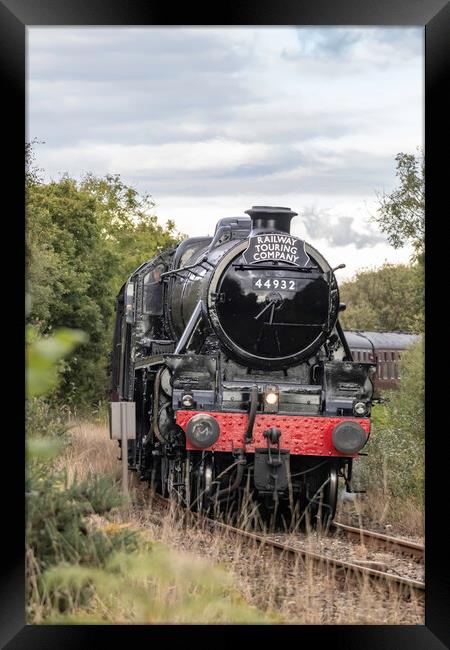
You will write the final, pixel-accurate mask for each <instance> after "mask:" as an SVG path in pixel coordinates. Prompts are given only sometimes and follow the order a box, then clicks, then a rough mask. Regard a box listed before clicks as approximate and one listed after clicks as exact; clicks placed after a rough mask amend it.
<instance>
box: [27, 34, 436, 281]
mask: <svg viewBox="0 0 450 650" xmlns="http://www.w3.org/2000/svg"><path fill="white" fill-rule="evenodd" d="M27 37H28V62H27V66H28V68H27V73H28V83H27V94H28V98H27V99H28V101H27V106H28V119H27V140H29V141H30V140H32V139H34V138H36V139H37V140H39V141H45V144H42V145H38V146H36V154H37V163H38V166H40V167H42V168H44V170H45V172H46V177H47V179H50V178H53V179H58V178H59V177H60V175H61V174H62V173H64V172H68V173H69V174H71V175H73V176H75V177H76V178H79V177H80V176H81V175H82V174H83V173H84V172H86V171H92V172H94V173H96V174H99V175H104V174H106V173H118V174H120V175H121V176H122V178H123V179H124V180H125V182H127V183H129V184H132V185H134V186H135V187H136V188H137V189H138V190H141V191H146V192H148V193H150V194H151V195H152V197H153V199H154V201H155V203H156V207H155V210H154V212H155V213H156V214H157V215H158V216H159V217H160V218H161V221H165V220H166V219H168V218H171V219H173V220H174V221H175V223H176V225H177V229H178V230H179V231H180V232H184V233H187V234H188V235H203V234H211V233H212V232H213V231H214V227H215V224H216V222H217V220H218V219H219V218H221V217H226V216H236V215H242V214H244V211H245V210H246V209H247V208H249V207H251V206H252V205H282V206H288V207H290V208H292V209H293V210H294V211H295V212H298V213H299V216H298V217H296V219H295V220H294V221H293V223H292V232H293V234H295V235H297V236H300V237H302V238H304V239H306V240H307V241H308V242H309V243H311V244H312V245H313V246H315V247H316V248H318V249H319V250H320V251H321V252H322V253H323V254H324V256H325V257H326V258H327V259H328V261H329V262H330V264H331V265H332V266H336V265H337V264H339V263H341V262H344V263H346V264H347V268H346V269H345V270H343V271H339V272H338V273H339V278H340V279H343V278H345V277H349V276H351V275H352V274H353V273H354V272H355V270H357V269H359V268H361V267H367V266H378V265H380V264H382V263H383V262H384V261H389V262H403V261H407V260H408V257H409V255H410V254H411V250H410V249H402V250H398V251H396V250H394V249H393V248H392V247H390V246H389V245H388V244H387V242H386V240H385V238H384V237H383V236H382V235H381V234H380V233H379V232H378V230H377V227H376V225H375V224H373V223H370V221H369V218H370V215H371V214H373V213H374V212H375V210H376V207H377V201H376V192H377V191H379V192H380V191H383V190H385V191H387V192H389V191H390V190H391V189H392V188H393V187H394V184H395V160H394V158H395V155H396V154H397V153H398V152H400V151H404V152H410V153H414V152H415V150H416V147H417V146H420V145H422V140H423V65H424V57H423V46H424V31H423V29H422V28H405V27H400V28H392V27H391V28H355V27H349V28H347V27H342V28H341V27H339V28H336V27H325V28H319V27H300V28H293V27H284V28H275V27H267V28H260V27H258V28H257V27H254V28H253V27H252V28H244V27H228V28H210V27H206V28H172V27H165V28H153V27H148V28H147V27H145V28H143V27H137V28H87V27H82V28H60V27H48V28H36V27H31V28H28V29H27Z"/></svg>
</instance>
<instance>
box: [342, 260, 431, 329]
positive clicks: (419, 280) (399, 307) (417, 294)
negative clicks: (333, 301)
mask: <svg viewBox="0 0 450 650" xmlns="http://www.w3.org/2000/svg"><path fill="white" fill-rule="evenodd" d="M340 296H341V300H342V301H343V302H344V303H345V304H346V305H347V309H346V310H345V311H344V312H343V313H342V315H341V316H340V320H341V323H342V325H343V327H344V328H345V329H360V330H374V331H379V330H381V331H404V332H418V331H423V324H424V291H423V274H422V267H421V265H413V266H406V265H404V264H384V265H383V266H382V267H380V268H379V269H364V270H362V271H359V272H358V273H356V275H355V277H354V278H353V279H352V280H350V281H347V282H344V283H343V284H342V285H341V287H340Z"/></svg>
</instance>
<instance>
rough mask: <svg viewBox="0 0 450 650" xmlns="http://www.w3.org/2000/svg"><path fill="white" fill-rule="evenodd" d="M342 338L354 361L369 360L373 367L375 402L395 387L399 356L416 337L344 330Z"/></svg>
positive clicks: (401, 333)
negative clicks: (344, 339) (374, 370)
mask: <svg viewBox="0 0 450 650" xmlns="http://www.w3.org/2000/svg"><path fill="white" fill-rule="evenodd" d="M345 338H346V339H347V342H348V346H349V348H350V350H351V352H352V355H353V358H354V360H355V361H370V362H371V363H373V364H374V365H375V366H376V372H375V373H374V375H373V378H372V379H373V384H374V394H373V397H374V398H377V399H378V398H379V397H380V396H381V393H382V392H383V391H384V390H392V389H395V388H398V385H399V379H400V361H401V358H402V354H403V352H404V351H405V350H407V349H408V348H409V347H410V346H411V345H413V344H414V343H415V342H416V341H417V340H418V339H419V335H418V334H409V333H407V332H369V331H351V330H349V331H345Z"/></svg>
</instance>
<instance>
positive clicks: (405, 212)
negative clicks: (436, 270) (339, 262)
mask: <svg viewBox="0 0 450 650" xmlns="http://www.w3.org/2000/svg"><path fill="white" fill-rule="evenodd" d="M417 151H418V153H417V155H414V154H408V153H399V154H397V156H396V157H395V160H396V162H397V171H396V176H397V178H398V180H399V185H398V187H396V188H395V189H394V190H393V191H392V192H391V193H390V194H385V193H384V192H383V193H382V194H379V195H378V200H379V203H380V207H379V208H378V214H377V216H374V221H376V223H378V225H379V227H380V229H381V231H382V232H383V233H385V234H386V235H387V236H388V240H389V242H390V243H391V244H392V246H393V247H394V248H401V247H402V246H405V244H408V243H409V244H412V246H413V248H414V259H416V260H422V258H423V252H424V245H425V240H424V237H425V168H424V155H423V150H421V149H418V150H417Z"/></svg>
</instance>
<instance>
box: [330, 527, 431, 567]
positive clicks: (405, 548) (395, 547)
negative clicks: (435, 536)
mask: <svg viewBox="0 0 450 650" xmlns="http://www.w3.org/2000/svg"><path fill="white" fill-rule="evenodd" d="M330 530H331V531H335V532H337V533H339V532H342V533H344V534H345V535H346V536H348V537H353V538H358V539H359V540H360V541H361V543H363V544H364V545H365V546H369V545H372V546H376V548H378V549H385V550H388V551H394V552H396V553H399V554H400V555H403V556H405V557H411V558H413V559H415V560H416V561H418V562H421V563H422V562H423V561H424V557H425V547H424V546H423V545H422V544H417V543H416V542H411V541H409V540H406V539H402V538H399V537H392V536H390V535H385V534H384V533H377V532H375V531H372V530H366V529H364V528H356V527H355V526H348V525H347V524H341V523H340V522H338V521H334V522H333V523H332V524H331V526H330Z"/></svg>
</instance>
